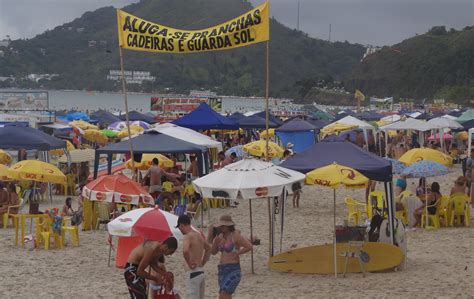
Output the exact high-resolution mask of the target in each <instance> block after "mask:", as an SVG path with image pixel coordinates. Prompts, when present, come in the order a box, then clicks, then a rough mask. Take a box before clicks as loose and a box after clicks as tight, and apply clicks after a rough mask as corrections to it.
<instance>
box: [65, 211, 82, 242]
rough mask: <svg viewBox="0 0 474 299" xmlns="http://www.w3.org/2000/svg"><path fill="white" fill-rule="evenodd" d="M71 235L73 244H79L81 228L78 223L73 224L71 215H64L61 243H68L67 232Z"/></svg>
mask: <svg viewBox="0 0 474 299" xmlns="http://www.w3.org/2000/svg"><path fill="white" fill-rule="evenodd" d="M67 232H68V233H69V234H70V235H71V241H72V245H73V246H79V228H78V227H77V225H72V224H71V217H64V218H63V223H62V226H61V243H62V244H66V243H65V240H66V233H67Z"/></svg>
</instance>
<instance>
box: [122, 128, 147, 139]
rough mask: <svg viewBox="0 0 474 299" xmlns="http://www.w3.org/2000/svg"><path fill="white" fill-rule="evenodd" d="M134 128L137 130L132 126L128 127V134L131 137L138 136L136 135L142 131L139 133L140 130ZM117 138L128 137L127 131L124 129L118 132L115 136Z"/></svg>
mask: <svg viewBox="0 0 474 299" xmlns="http://www.w3.org/2000/svg"><path fill="white" fill-rule="evenodd" d="M136 128H137V127H132V126H130V134H132V136H133V135H138V134H140V133H142V132H143V129H142V130H141V131H140V130H137V129H136ZM117 137H118V138H125V137H128V130H127V128H125V129H123V130H122V131H120V132H119V133H118V134H117Z"/></svg>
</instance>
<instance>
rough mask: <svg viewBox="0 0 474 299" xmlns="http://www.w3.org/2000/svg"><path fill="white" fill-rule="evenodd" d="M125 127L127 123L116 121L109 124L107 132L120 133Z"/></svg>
mask: <svg viewBox="0 0 474 299" xmlns="http://www.w3.org/2000/svg"><path fill="white" fill-rule="evenodd" d="M126 127H127V123H126V122H124V121H117V122H114V123H111V124H110V125H109V126H108V127H107V129H109V130H114V131H121V130H123V129H125V128H126Z"/></svg>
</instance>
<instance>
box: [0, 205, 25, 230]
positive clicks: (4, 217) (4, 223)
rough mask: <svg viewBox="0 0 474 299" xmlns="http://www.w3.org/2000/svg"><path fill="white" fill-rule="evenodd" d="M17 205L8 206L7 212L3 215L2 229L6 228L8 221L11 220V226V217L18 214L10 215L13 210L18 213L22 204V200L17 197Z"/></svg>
mask: <svg viewBox="0 0 474 299" xmlns="http://www.w3.org/2000/svg"><path fill="white" fill-rule="evenodd" d="M18 200H19V201H18V204H17V205H14V206H9V207H8V209H7V211H6V212H5V213H4V214H3V219H2V220H3V228H7V227H8V219H11V220H12V225H13V224H14V223H13V221H14V219H13V215H16V214H18V213H12V212H11V210H13V209H18V212H20V208H21V205H22V204H23V198H21V197H19V199H18Z"/></svg>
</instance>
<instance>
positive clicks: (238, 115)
mask: <svg viewBox="0 0 474 299" xmlns="http://www.w3.org/2000/svg"><path fill="white" fill-rule="evenodd" d="M227 118H228V119H231V120H233V121H235V122H236V121H238V120H239V119H242V118H245V115H243V114H242V113H240V112H234V113H232V115H230V116H227Z"/></svg>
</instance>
